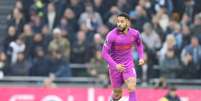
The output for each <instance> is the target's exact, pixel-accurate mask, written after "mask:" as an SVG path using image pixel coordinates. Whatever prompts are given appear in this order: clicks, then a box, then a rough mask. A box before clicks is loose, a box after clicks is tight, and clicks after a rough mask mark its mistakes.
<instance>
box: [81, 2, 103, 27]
mask: <svg viewBox="0 0 201 101" xmlns="http://www.w3.org/2000/svg"><path fill="white" fill-rule="evenodd" d="M81 23H84V24H85V25H86V26H87V28H88V29H89V30H91V31H96V30H97V28H98V27H100V26H101V25H102V24H103V21H102V17H101V16H100V14H99V13H98V12H96V11H94V8H93V6H92V5H91V4H88V5H86V7H85V12H83V13H81V15H80V18H79V24H81Z"/></svg>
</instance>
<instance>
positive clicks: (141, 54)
mask: <svg viewBox="0 0 201 101" xmlns="http://www.w3.org/2000/svg"><path fill="white" fill-rule="evenodd" d="M135 37H136V38H135V46H136V49H137V52H138V56H139V65H143V64H144V46H143V44H142V39H141V37H140V33H139V32H137V34H136V36H135Z"/></svg>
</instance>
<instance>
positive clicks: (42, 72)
mask: <svg viewBox="0 0 201 101" xmlns="http://www.w3.org/2000/svg"><path fill="white" fill-rule="evenodd" d="M46 55H47V53H45V51H44V49H43V48H42V47H36V54H35V58H34V59H33V62H32V66H31V68H30V70H29V73H30V75H31V76H48V75H49V72H48V69H49V67H50V66H51V65H50V62H49V59H48V58H47V56H46Z"/></svg>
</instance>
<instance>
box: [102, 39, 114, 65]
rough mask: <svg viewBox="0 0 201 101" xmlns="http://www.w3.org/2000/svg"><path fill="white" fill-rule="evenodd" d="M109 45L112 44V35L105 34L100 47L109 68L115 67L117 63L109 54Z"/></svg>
mask: <svg viewBox="0 0 201 101" xmlns="http://www.w3.org/2000/svg"><path fill="white" fill-rule="evenodd" d="M111 46H112V37H111V35H107V37H106V40H105V42H104V45H103V49H102V57H103V59H104V60H105V61H106V62H107V63H108V64H109V65H110V68H115V67H116V65H117V63H116V62H115V61H114V60H113V59H112V57H111V56H110V50H111Z"/></svg>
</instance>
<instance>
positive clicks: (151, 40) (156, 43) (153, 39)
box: [142, 23, 161, 65]
mask: <svg viewBox="0 0 201 101" xmlns="http://www.w3.org/2000/svg"><path fill="white" fill-rule="evenodd" d="M142 41H143V42H144V46H145V48H146V51H147V54H148V57H152V59H151V60H150V63H151V65H152V64H156V63H157V61H158V59H157V56H156V55H157V54H156V52H157V51H158V50H159V49H160V47H161V39H160V37H159V35H158V34H157V33H156V31H155V30H154V29H153V28H152V25H151V24H150V23H145V24H144V26H143V32H142Z"/></svg>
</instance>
